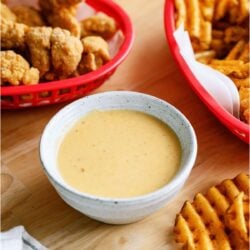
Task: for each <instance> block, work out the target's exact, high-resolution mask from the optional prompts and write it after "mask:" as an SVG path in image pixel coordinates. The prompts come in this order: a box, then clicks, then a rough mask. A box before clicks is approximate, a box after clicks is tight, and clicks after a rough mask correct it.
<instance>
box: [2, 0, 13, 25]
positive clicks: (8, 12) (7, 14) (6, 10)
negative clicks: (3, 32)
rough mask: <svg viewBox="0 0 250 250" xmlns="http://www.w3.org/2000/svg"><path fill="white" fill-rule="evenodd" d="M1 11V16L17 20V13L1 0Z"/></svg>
mask: <svg viewBox="0 0 250 250" xmlns="http://www.w3.org/2000/svg"><path fill="white" fill-rule="evenodd" d="M0 12H1V18H4V19H7V20H10V21H13V22H15V21H16V16H15V14H14V13H13V12H12V11H11V10H10V9H9V7H8V6H7V5H5V4H4V3H1V2H0Z"/></svg>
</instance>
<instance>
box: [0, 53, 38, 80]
mask: <svg viewBox="0 0 250 250" xmlns="http://www.w3.org/2000/svg"><path fill="white" fill-rule="evenodd" d="M0 53H1V81H2V83H9V84H11V85H19V84H25V85H30V84H37V83H38V81H39V70H38V69H36V68H33V67H31V68H30V66H29V63H28V62H27V61H26V60H25V59H24V58H23V57H22V56H20V55H18V54H16V53H15V52H14V51H12V50H7V51H1V52H0Z"/></svg>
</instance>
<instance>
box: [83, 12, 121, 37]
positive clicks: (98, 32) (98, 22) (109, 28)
mask: <svg viewBox="0 0 250 250" xmlns="http://www.w3.org/2000/svg"><path fill="white" fill-rule="evenodd" d="M116 31H117V27H116V23H115V20H114V19H113V18H112V17H109V16H107V15H105V14H103V13H98V14H97V15H94V16H91V17H88V18H86V19H84V20H82V21H81V37H86V36H101V37H102V38H104V39H110V38H111V37H112V36H113V35H114V34H115V32H116Z"/></svg>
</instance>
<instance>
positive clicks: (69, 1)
mask: <svg viewBox="0 0 250 250" xmlns="http://www.w3.org/2000/svg"><path fill="white" fill-rule="evenodd" d="M80 2H81V0H46V1H44V0H39V6H40V8H41V9H43V10H46V11H51V10H53V9H54V10H55V11H56V9H57V8H62V7H66V8H69V7H72V6H76V5H77V4H79V3H80Z"/></svg>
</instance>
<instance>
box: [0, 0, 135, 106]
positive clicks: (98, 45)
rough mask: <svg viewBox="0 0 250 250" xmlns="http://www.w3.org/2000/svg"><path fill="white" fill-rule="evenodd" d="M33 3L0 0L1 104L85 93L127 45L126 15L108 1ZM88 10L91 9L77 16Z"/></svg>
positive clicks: (124, 53) (105, 76) (102, 78)
mask: <svg viewBox="0 0 250 250" xmlns="http://www.w3.org/2000/svg"><path fill="white" fill-rule="evenodd" d="M10 2H11V1H10ZM7 3H8V2H7ZM38 6H39V10H38V8H37V9H36V8H34V7H30V6H29V7H28V6H19V5H18V6H16V5H13V6H12V5H11V3H10V6H9V7H7V6H6V5H4V4H1V107H2V109H18V108H24V107H31V106H42V105H48V104H53V103H59V102H63V101H69V100H72V99H76V98H78V97H80V96H84V95H86V94H88V93H89V92H90V91H92V90H94V89H95V88H97V87H99V86H100V85H101V84H103V83H104V81H105V80H107V79H108V78H109V77H110V76H111V75H112V74H113V73H114V71H115V70H116V68H117V67H118V66H119V64H120V63H121V62H122V61H123V60H124V59H125V58H126V56H127V55H128V53H129V51H130V49H131V47H132V43H133V38H134V31H133V27H132V24H131V21H130V18H129V17H128V15H127V14H126V13H125V12H124V11H123V10H122V9H121V8H120V7H119V6H118V5H117V4H115V3H114V2H113V1H109V0H99V1H94V0H87V1H86V2H85V5H83V3H82V1H80V0H49V1H42V0H40V1H39V2H38ZM79 6H80V7H79ZM85 8H87V10H86V11H85ZM88 11H94V12H93V13H92V14H91V15H89V16H87V17H84V18H83V17H81V15H82V14H83V16H84V15H85V12H88ZM79 18H82V19H79Z"/></svg>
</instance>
